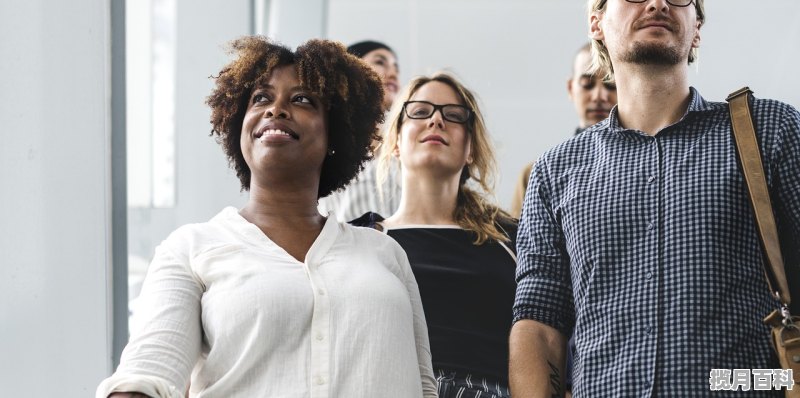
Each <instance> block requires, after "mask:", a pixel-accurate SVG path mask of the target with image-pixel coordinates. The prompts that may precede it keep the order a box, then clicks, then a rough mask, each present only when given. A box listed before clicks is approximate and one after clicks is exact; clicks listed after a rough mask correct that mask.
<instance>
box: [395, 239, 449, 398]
mask: <svg viewBox="0 0 800 398" xmlns="http://www.w3.org/2000/svg"><path fill="white" fill-rule="evenodd" d="M395 248H396V253H397V259H398V262H399V265H400V269H401V270H402V273H403V279H404V281H403V282H404V283H405V285H406V289H407V290H408V297H409V298H410V299H411V310H412V311H413V316H414V339H415V341H416V343H417V361H418V363H419V376H420V380H421V381H422V396H423V397H424V398H436V397H438V396H439V395H438V393H437V390H436V378H435V377H434V376H433V364H432V362H431V344H430V340H429V337H428V325H427V322H426V321H425V312H424V311H423V309H422V299H421V298H420V295H419V288H418V287H417V280H416V278H414V274H413V273H412V272H411V264H410V263H409V262H408V256H406V253H405V252H404V251H403V249H401V248H400V245H395Z"/></svg>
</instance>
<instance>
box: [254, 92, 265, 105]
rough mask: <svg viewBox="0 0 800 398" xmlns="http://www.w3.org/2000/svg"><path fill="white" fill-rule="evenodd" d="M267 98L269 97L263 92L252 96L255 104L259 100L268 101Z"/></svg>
mask: <svg viewBox="0 0 800 398" xmlns="http://www.w3.org/2000/svg"><path fill="white" fill-rule="evenodd" d="M268 100H269V99H268V98H267V96H266V95H264V94H256V95H254V96H253V103H254V104H257V103H259V102H265V101H268Z"/></svg>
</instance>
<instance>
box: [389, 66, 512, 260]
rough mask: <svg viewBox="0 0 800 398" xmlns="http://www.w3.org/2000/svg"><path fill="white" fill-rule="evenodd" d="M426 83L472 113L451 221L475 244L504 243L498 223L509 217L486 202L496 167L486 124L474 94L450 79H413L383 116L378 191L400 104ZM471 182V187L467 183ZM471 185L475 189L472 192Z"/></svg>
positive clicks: (396, 130) (398, 121)
mask: <svg viewBox="0 0 800 398" xmlns="http://www.w3.org/2000/svg"><path fill="white" fill-rule="evenodd" d="M430 82H440V83H444V84H446V85H448V86H450V87H451V88H452V89H453V90H454V91H455V92H456V95H458V97H459V98H460V99H461V102H462V103H463V104H464V105H465V106H466V107H468V108H470V109H471V110H472V113H473V116H472V118H471V119H470V121H468V122H467V123H465V124H464V126H465V127H466V130H467V135H468V137H469V142H470V147H471V148H472V151H471V157H472V163H470V164H467V165H466V166H464V169H463V170H462V171H461V183H460V185H459V188H458V196H457V199H456V200H457V203H456V209H455V211H454V214H453V218H454V219H455V220H456V222H457V223H458V225H459V226H460V227H462V228H464V229H466V230H468V231H473V232H475V234H476V238H475V241H474V242H473V243H474V244H476V245H480V244H483V243H484V242H486V241H487V240H488V239H493V240H496V241H499V242H508V241H509V240H510V239H509V236H508V234H507V233H506V231H504V230H503V228H502V227H501V225H500V222H502V221H505V222H510V221H511V220H512V218H511V216H510V215H509V214H508V213H506V212H505V211H503V210H501V209H500V208H499V207H497V206H495V205H494V204H492V203H491V201H489V200H488V199H487V197H490V196H493V195H494V177H495V174H496V172H497V164H496V161H495V158H494V149H493V148H492V144H491V142H490V141H489V137H488V132H487V130H486V124H485V123H484V121H483V115H482V114H481V111H480V108H479V107H478V101H477V100H476V98H475V95H473V93H472V92H471V91H470V90H469V89H467V88H466V87H465V86H464V85H463V84H461V82H459V81H458V79H456V78H455V77H454V76H452V75H450V74H448V73H445V72H437V73H435V74H433V75H432V76H420V77H417V78H415V79H413V80H412V81H411V82H410V83H409V84H408V85H407V86H406V87H405V89H403V92H402V93H400V95H399V96H398V97H397V100H395V102H394V105H393V106H392V108H391V110H390V112H389V116H388V117H387V119H386V120H387V126H386V128H385V129H384V130H383V143H381V146H380V148H379V149H378V160H379V163H378V171H377V176H378V190H379V191H380V192H381V194H382V192H383V190H382V187H383V184H384V182H386V179H387V178H386V177H387V175H388V174H389V172H390V167H391V162H392V159H393V157H394V155H393V151H394V148H395V147H396V146H397V140H398V137H399V135H400V128H401V127H402V124H403V118H404V114H403V104H404V102H406V101H408V100H409V99H410V98H411V97H412V96H413V95H414V93H416V92H417V91H418V90H419V89H420V88H422V86H424V85H426V84H428V83H430ZM469 182H472V184H469ZM470 185H473V186H475V188H478V190H476V189H473V188H472V187H470Z"/></svg>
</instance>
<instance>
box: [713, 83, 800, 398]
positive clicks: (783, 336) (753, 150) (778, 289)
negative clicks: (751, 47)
mask: <svg viewBox="0 0 800 398" xmlns="http://www.w3.org/2000/svg"><path fill="white" fill-rule="evenodd" d="M751 94H752V91H751V90H750V89H749V88H748V87H743V88H741V89H739V90H737V91H735V92H733V93H731V94H730V95H729V96H728V98H727V101H728V105H729V108H730V113H731V123H732V125H733V135H734V137H735V142H736V150H737V152H738V154H739V163H740V165H741V167H742V172H743V174H744V177H745V183H746V185H747V191H748V193H749V194H750V203H751V204H752V206H753V213H754V215H755V218H756V227H757V229H758V234H759V240H760V241H761V248H762V249H763V253H764V262H763V265H764V274H765V276H766V279H767V285H768V286H769V289H770V293H771V294H772V295H773V296H774V297H775V298H776V299H777V300H778V301H780V309H779V310H775V311H773V312H772V313H771V314H769V315H768V316H767V317H766V318H764V323H766V324H767V325H769V326H770V328H771V329H772V336H771V337H772V348H774V349H775V352H776V354H777V357H778V361H779V363H780V366H781V368H783V369H791V370H792V373H793V376H794V387H793V388H792V389H791V390H788V389H787V390H785V393H786V397H789V398H800V317H797V316H792V314H791V313H790V304H791V301H792V297H791V294H790V289H789V284H788V281H787V279H786V268H785V266H784V261H783V255H782V253H781V245H780V239H779V238H778V229H777V226H776V223H775V215H774V213H773V211H772V201H771V199H770V196H769V189H768V188H767V181H766V177H765V174H764V165H763V164H762V162H761V152H760V150H759V147H758V140H757V139H756V135H755V130H754V128H753V119H752V117H751V115H750V95H751ZM793 283H798V280H797V277H795V278H794V280H793Z"/></svg>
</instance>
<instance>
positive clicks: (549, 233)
mask: <svg viewBox="0 0 800 398" xmlns="http://www.w3.org/2000/svg"><path fill="white" fill-rule="evenodd" d="M547 164H548V162H547V161H546V157H543V158H542V159H540V160H539V161H537V162H536V163H535V165H534V167H533V170H532V171H531V175H530V181H529V183H528V189H527V193H526V195H525V201H524V203H523V206H522V215H521V217H520V223H519V229H518V232H517V262H518V265H517V292H516V298H515V301H514V322H516V321H518V320H521V319H532V320H536V321H539V322H541V323H544V324H546V325H549V326H551V327H553V328H555V329H557V330H558V331H560V332H561V333H563V334H564V335H565V336H569V335H570V334H571V331H572V326H573V324H574V307H573V302H572V283H571V281H570V262H569V256H568V254H567V251H566V245H565V242H564V233H563V231H562V229H561V227H560V224H559V222H558V218H557V216H556V213H555V211H554V210H553V204H552V191H551V187H550V185H549V184H550V180H549V178H548V174H547Z"/></svg>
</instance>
